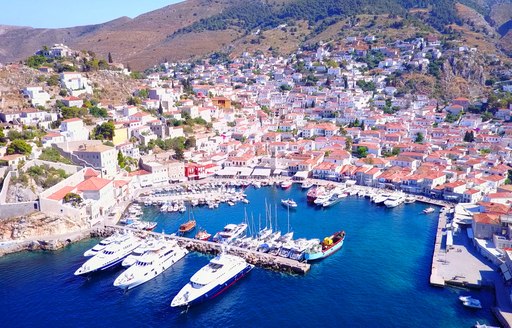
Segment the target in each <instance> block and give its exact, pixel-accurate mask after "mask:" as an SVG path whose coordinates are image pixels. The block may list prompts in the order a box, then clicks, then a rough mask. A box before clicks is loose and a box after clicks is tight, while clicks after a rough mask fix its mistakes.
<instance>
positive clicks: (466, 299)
mask: <svg viewBox="0 0 512 328" xmlns="http://www.w3.org/2000/svg"><path fill="white" fill-rule="evenodd" d="M459 300H460V301H461V302H462V304H463V305H464V306H466V307H469V308H473V309H481V308H482V304H481V303H480V300H477V299H476V298H473V297H471V296H459Z"/></svg>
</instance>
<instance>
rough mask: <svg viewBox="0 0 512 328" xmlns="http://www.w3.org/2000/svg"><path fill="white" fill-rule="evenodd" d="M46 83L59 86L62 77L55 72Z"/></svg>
mask: <svg viewBox="0 0 512 328" xmlns="http://www.w3.org/2000/svg"><path fill="white" fill-rule="evenodd" d="M46 83H47V84H48V86H50V87H53V86H57V85H59V84H60V78H59V75H57V74H53V75H52V76H50V77H49V78H48V80H46Z"/></svg>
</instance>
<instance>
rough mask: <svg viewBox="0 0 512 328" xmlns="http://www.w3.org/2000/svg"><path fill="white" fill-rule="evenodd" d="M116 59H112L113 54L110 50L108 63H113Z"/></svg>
mask: <svg viewBox="0 0 512 328" xmlns="http://www.w3.org/2000/svg"><path fill="white" fill-rule="evenodd" d="M113 62H114V61H113V60H112V54H111V53H110V52H109V53H108V63H109V64H112V63H113Z"/></svg>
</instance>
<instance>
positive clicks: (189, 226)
mask: <svg viewBox="0 0 512 328" xmlns="http://www.w3.org/2000/svg"><path fill="white" fill-rule="evenodd" d="M191 214H192V208H190V210H189V212H188V221H187V222H185V223H183V224H182V225H180V227H179V229H178V232H179V233H181V234H184V233H187V232H189V231H192V230H193V229H194V228H195V227H196V220H195V219H193V218H192V219H191V218H190V216H191Z"/></svg>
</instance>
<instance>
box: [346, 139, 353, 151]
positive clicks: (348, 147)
mask: <svg viewBox="0 0 512 328" xmlns="http://www.w3.org/2000/svg"><path fill="white" fill-rule="evenodd" d="M345 150H346V151H348V152H352V137H351V136H348V137H347V138H346V139H345Z"/></svg>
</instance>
